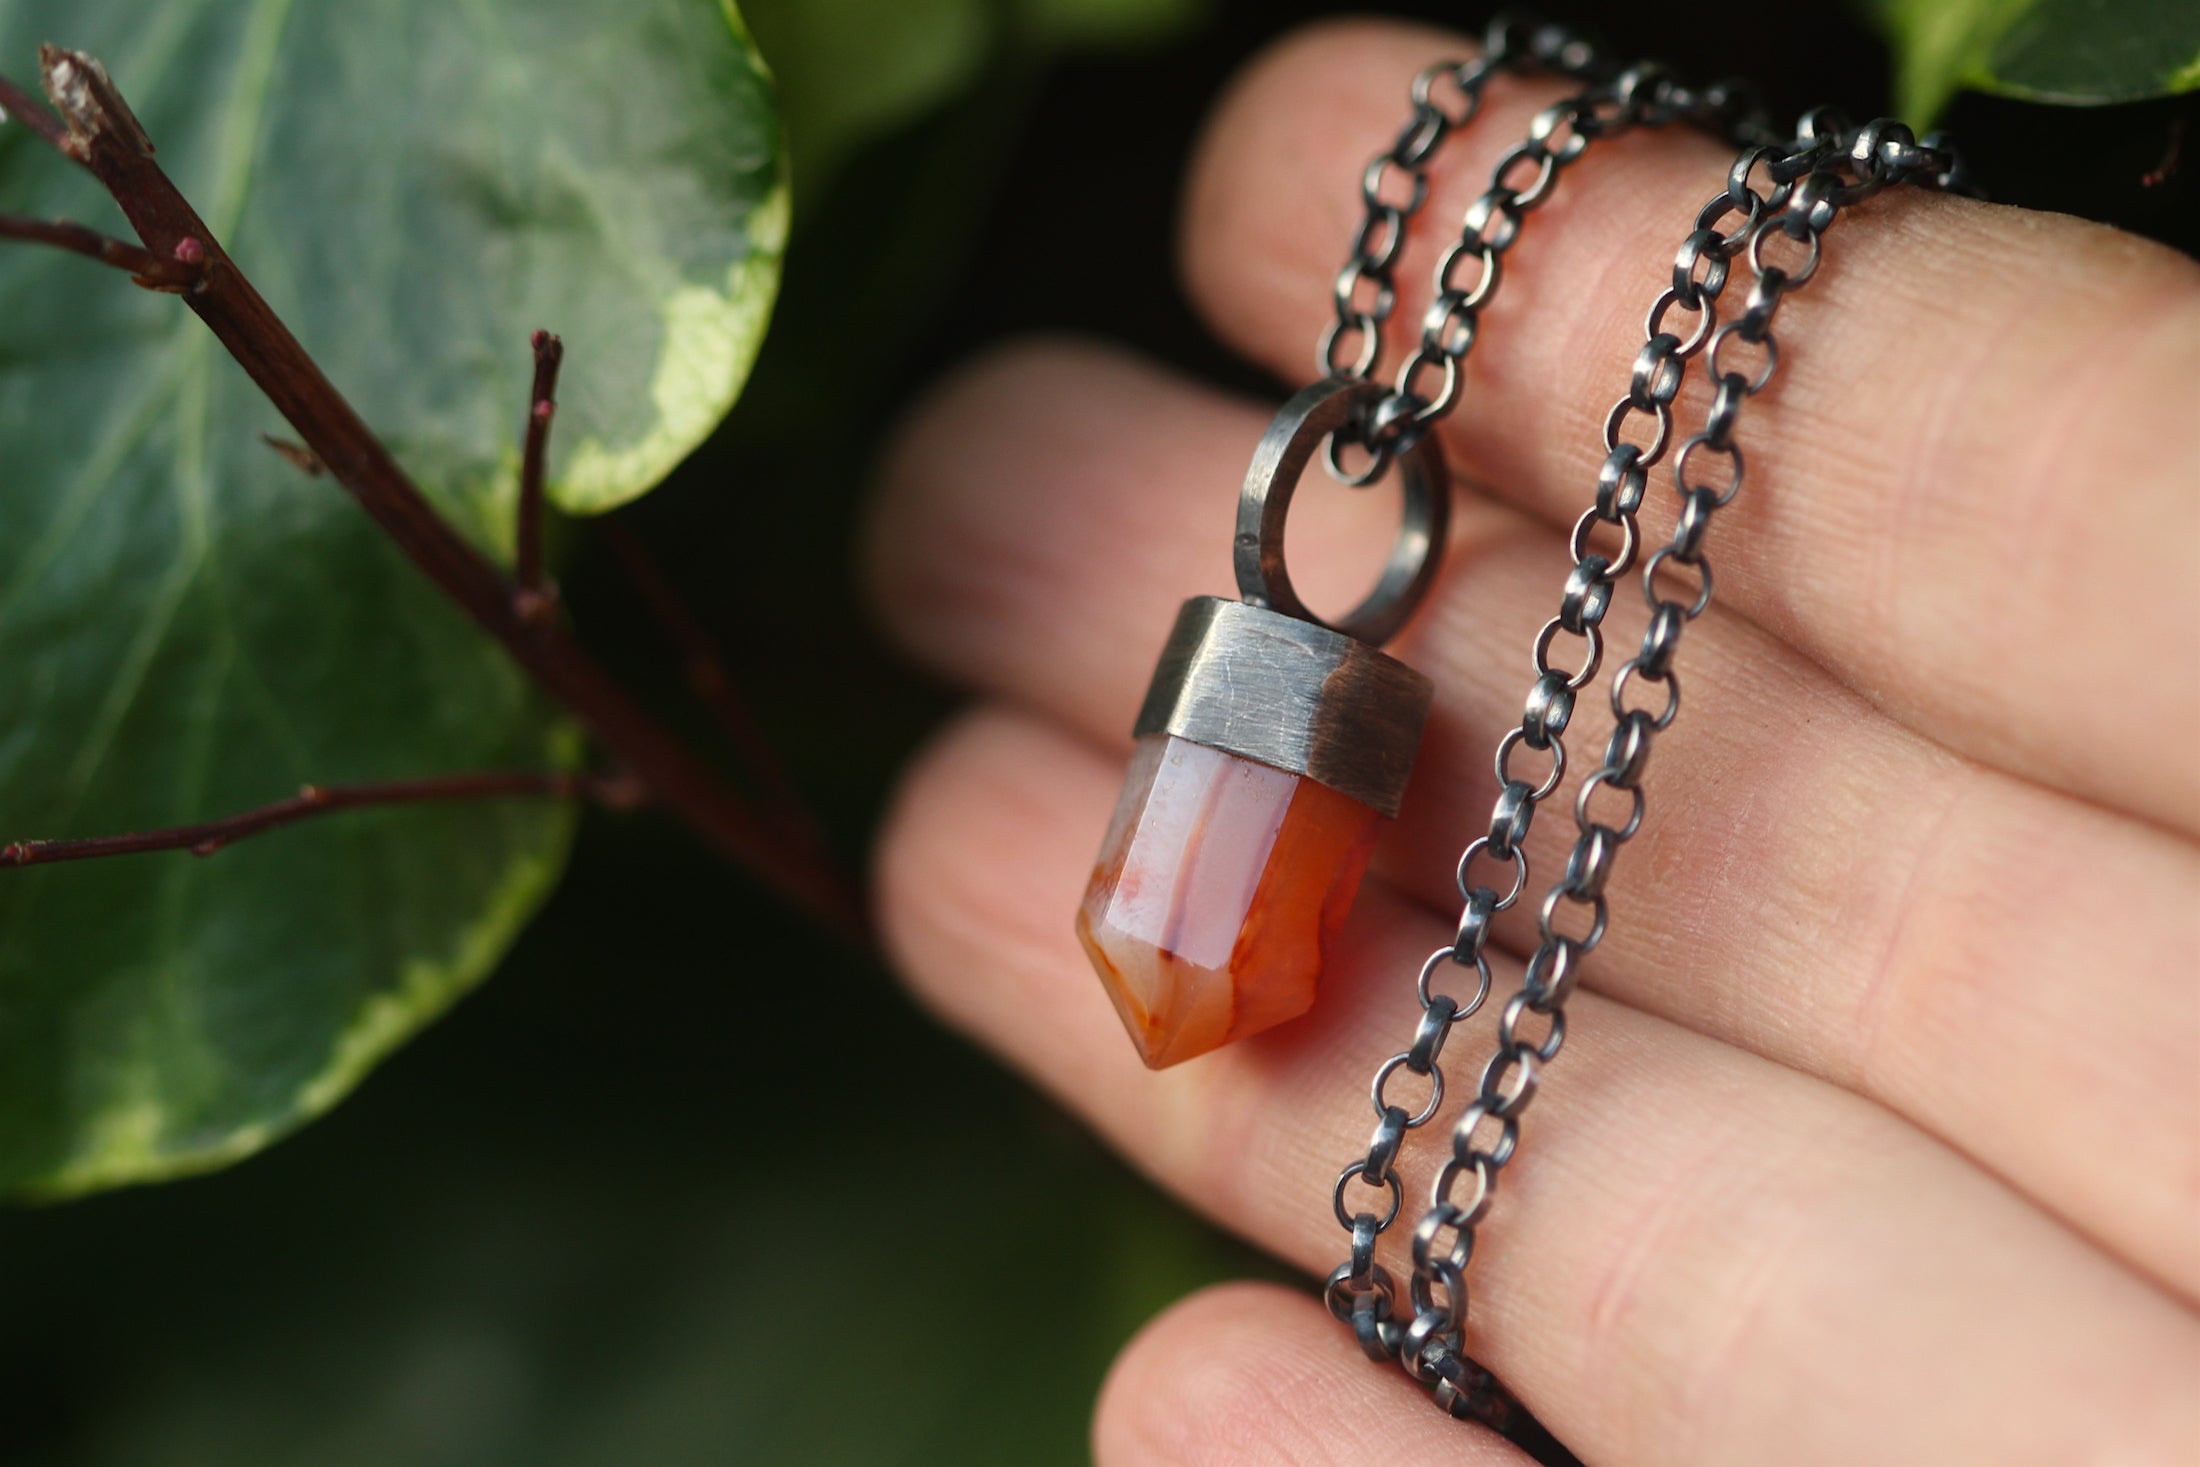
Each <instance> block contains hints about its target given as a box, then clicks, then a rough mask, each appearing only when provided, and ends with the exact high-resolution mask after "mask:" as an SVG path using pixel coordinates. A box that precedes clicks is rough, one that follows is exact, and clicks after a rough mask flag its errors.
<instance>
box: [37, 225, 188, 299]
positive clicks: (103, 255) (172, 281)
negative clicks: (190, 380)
mask: <svg viewBox="0 0 2200 1467" xmlns="http://www.w3.org/2000/svg"><path fill="white" fill-rule="evenodd" d="M0 239H19V240H24V241H27V242H29V243H31V244H43V245H52V246H53V247H54V248H55V249H59V250H67V251H69V252H70V253H71V254H78V255H82V256H84V258H86V259H88V260H97V261H99V263H100V264H102V265H112V266H113V267H114V268H115V269H117V270H127V271H129V272H130V278H131V279H133V280H135V281H136V282H137V283H138V284H140V285H142V286H144V287H146V288H147V289H148V290H172V291H183V290H189V289H191V288H192V287H194V286H196V285H197V284H198V283H199V282H200V281H201V280H202V279H204V278H205V276H206V266H205V256H204V255H203V254H200V253H198V252H197V251H195V250H191V249H187V248H184V245H186V244H188V243H189V241H184V242H182V243H179V244H178V246H177V249H178V253H177V255H176V256H174V257H172V258H170V259H165V260H164V259H162V258H161V257H160V256H159V255H156V254H154V253H153V252H152V251H151V250H149V249H146V248H145V247H144V246H143V245H134V244H131V243H130V242H129V241H128V240H121V239H116V238H115V237H114V236H112V235H107V234H101V233H100V232H99V231H98V230H96V229H86V228H85V227H84V226H83V225H81V224H71V223H70V222H69V221H68V220H66V219H57V220H45V219H25V218H22V217H20V216H19V215H15V214H0Z"/></svg>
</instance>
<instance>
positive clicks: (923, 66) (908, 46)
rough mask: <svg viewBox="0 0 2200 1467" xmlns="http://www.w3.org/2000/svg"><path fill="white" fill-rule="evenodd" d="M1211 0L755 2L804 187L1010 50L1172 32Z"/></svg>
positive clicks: (1115, 42) (964, 85)
mask: <svg viewBox="0 0 2200 1467" xmlns="http://www.w3.org/2000/svg"><path fill="white" fill-rule="evenodd" d="M1208 3H1209V0H748V3H747V4H746V5H745V6H744V7H743V8H744V10H745V11H746V12H747V14H748V17H749V20H750V22H751V23H752V24H753V25H754V26H755V27H756V34H757V39H758V40H759V42H760V43H761V44H762V45H763V48H764V54H765V55H766V56H768V57H770V58H771V61H772V66H773V69H774V70H775V71H776V72H777V73H778V76H779V80H780V87H781V96H782V98H783V99H784V107H785V112H786V118H787V131H788V137H789V141H790V142H791V144H792V146H793V149H794V161H795V176H796V177H797V178H799V179H801V180H802V187H803V195H804V197H805V198H806V199H814V198H815V197H816V196H817V194H818V192H819V186H820V185H822V184H823V183H824V182H826V181H827V180H828V179H829V178H830V177H831V176H832V174H833V173H834V172H835V171H836V170H837V169H838V168H839V166H840V165H841V164H842V163H843V162H845V161H846V160H847V158H848V155H849V154H851V153H853V152H854V151H856V150H857V149H858V148H860V147H861V146H862V145H863V144H865V143H867V142H870V141H872V140H873V139H875V138H878V137H881V136H883V135H885V134H887V133H889V132H891V131H893V130H894V129H896V128H900V127H904V126H907V125H908V124H910V123H912V122H915V121H917V120H919V119H921V118H923V117H925V116H927V115H928V114H930V113H931V112H933V111H934V110H935V109H937V108H938V107H940V106H941V105H942V104H944V103H946V102H948V101H951V100H952V99H954V98H955V97H957V96H959V95H960V94H962V93H963V92H965V91H967V90H969V89H970V88H971V87H972V86H973V85H975V84H976V83H977V81H978V80H979V78H980V77H981V76H982V75H983V74H984V72H985V70H986V67H987V65H988V64H989V63H990V62H992V61H994V60H996V59H998V58H1000V57H1001V56H1003V55H1004V54H1008V53H1011V52H1014V53H1017V54H1021V55H1025V56H1036V57H1040V58H1044V57H1045V56H1047V55H1049V54H1051V53H1053V52H1055V51H1059V50H1062V49H1066V48H1070V47H1123V46H1137V45H1144V44H1149V43H1152V42H1155V41H1159V40H1163V39H1166V38H1167V37H1169V36H1171V35H1174V34H1176V33H1177V32H1179V31H1181V30H1182V29H1183V28H1184V27H1186V26H1187V25H1189V24H1191V23H1192V22H1193V21H1194V20H1196V19H1197V18H1198V17H1199V16H1200V15H1202V14H1203V13H1204V12H1205V11H1206V9H1207V6H1208Z"/></svg>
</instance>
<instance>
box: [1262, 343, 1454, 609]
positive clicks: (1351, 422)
mask: <svg viewBox="0 0 2200 1467" xmlns="http://www.w3.org/2000/svg"><path fill="white" fill-rule="evenodd" d="M1388 390H1389V389H1387V388H1385V387H1383V386H1382V385H1381V384H1380V383H1376V382H1367V381H1358V380H1353V379H1349V378H1338V377H1330V378H1326V379H1324V380H1323V381H1320V382H1317V383H1315V384H1314V385H1313V386H1311V387H1308V388H1306V389H1304V390H1303V391H1301V392H1300V393H1299V394H1298V395H1297V396H1295V397H1293V398H1292V399H1291V400H1290V401H1289V402H1287V403H1285V404H1284V405H1283V409H1282V411H1280V412H1278V413H1277V414H1276V416H1275V419H1274V421H1272V422H1271V423H1269V425H1268V431H1267V432H1266V433H1263V434H1262V435H1261V439H1260V442H1259V444H1258V445H1257V446H1255V448H1254V449H1253V462H1252V465H1251V467H1249V468H1247V469H1246V471H1245V487H1244V488H1243V489H1242V490H1241V491H1239V494H1238V513H1237V540H1236V546H1235V553H1234V560H1235V563H1236V567H1237V583H1238V595H1239V596H1240V597H1242V598H1243V599H1244V601H1245V602H1246V604H1247V605H1250V606H1264V607H1267V608H1268V609H1269V610H1271V611H1277V612H1281V613H1282V614H1283V615H1285V616H1293V617H1297V618H1298V619H1299V620H1301V621H1308V622H1312V623H1313V624H1314V625H1316V626H1319V627H1327V628H1329V629H1330V630H1331V631H1335V632H1342V633H1344V634H1345V635H1346V636H1348V637H1354V638H1357V639H1358V640H1360V641H1362V642H1366V643H1367V644H1368V645H1370V646H1376V647H1379V646H1381V645H1382V644H1383V643H1384V642H1387V641H1389V640H1390V638H1391V637H1392V636H1394V635H1396V634H1397V631H1398V629H1399V628H1400V627H1402V626H1404V625H1405V624H1406V620H1407V618H1409V617H1411V616H1412V615H1413V613H1414V611H1415V610H1416V609H1417V608H1419V606H1420V604H1421V598H1422V597H1424V596H1426V595H1427V594H1428V588H1429V586H1430V585H1431V584H1432V583H1433V582H1434V581H1435V579H1436V571H1437V567H1438V566H1439V564H1440V563H1441V562H1442V560H1443V554H1444V537H1445V534H1446V532H1447V531H1448V530H1449V529H1450V526H1451V479H1450V476H1449V475H1448V474H1447V473H1446V472H1445V469H1444V458H1443V453H1442V451H1441V450H1440V449H1438V448H1437V446H1436V440H1435V438H1434V437H1433V435H1430V436H1424V437H1422V438H1421V440H1420V441H1419V442H1417V443H1415V444H1414V445H1413V446H1412V447H1411V448H1409V449H1407V450H1406V451H1405V452H1404V453H1401V454H1399V455H1398V456H1397V458H1396V461H1395V462H1396V465H1397V471H1398V476H1399V483H1400V485H1401V486H1402V487H1403V488H1404V490H1405V514H1404V518H1403V519H1402V521H1401V522H1400V524H1399V526H1398V538H1397V539H1396V540H1395V541H1393V542H1392V544H1391V547H1390V558H1389V559H1388V560H1387V561H1385V562H1384V563H1383V572H1382V575H1381V576H1380V577H1379V578H1378V579H1377V580H1376V582H1375V589H1374V590H1372V591H1370V592H1368V593H1367V599H1365V600H1364V601H1362V602H1361V603H1360V604H1359V605H1358V606H1355V607H1353V608H1352V610H1351V611H1349V612H1347V613H1346V614H1345V615H1344V616H1343V617H1341V618H1339V619H1338V620H1336V621H1334V622H1331V621H1325V620H1323V619H1322V618H1321V617H1319V616H1316V615H1315V614H1314V613H1313V612H1312V611H1310V610H1308V609H1307V605H1306V603H1305V602H1304V601H1301V600H1300V599H1299V593H1298V591H1297V590H1296V589H1295V588H1293V586H1292V584H1291V573H1290V571H1289V570H1288V569H1286V568H1285V566H1284V560H1283V531H1284V521H1285V520H1286V519H1287V518H1288V517H1289V515H1290V512H1291V496H1292V495H1294V494H1296V493H1297V492H1298V487H1299V478H1300V476H1301V475H1302V474H1304V473H1305V472H1306V465H1307V463H1308V461H1309V460H1311V459H1312V458H1313V455H1314V450H1315V449H1316V448H1318V447H1319V446H1320V445H1321V441H1322V440H1323V439H1324V438H1327V437H1328V436H1329V435H1330V434H1332V433H1335V432H1338V431H1340V430H1350V429H1351V428H1352V427H1354V426H1355V425H1356V424H1358V423H1362V422H1364V421H1366V416H1367V414H1368V413H1369V412H1370V411H1372V410H1373V409H1374V407H1375V405H1376V404H1377V403H1379V402H1380V401H1382V399H1383V396H1384V394H1385V393H1386V392H1387V391H1388Z"/></svg>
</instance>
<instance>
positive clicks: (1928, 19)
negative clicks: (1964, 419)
mask: <svg viewBox="0 0 2200 1467" xmlns="http://www.w3.org/2000/svg"><path fill="white" fill-rule="evenodd" d="M1873 3H1874V8H1875V9H1876V10H1877V12H1878V14H1879V19H1880V23H1881V26H1882V28H1883V29H1885V30H1886V31H1887V32H1888V34H1889V36H1890V38H1891V39H1892V40H1893V42H1894V46H1895V51H1896V68H1895V69H1896V85H1895V90H1896V93H1897V99H1898V101H1899V103H1900V106H1901V110H1902V114H1903V115H1904V116H1905V117H1907V118H1908V119H1910V121H1912V122H1913V123H1916V124H1918V125H1919V126H1926V125H1929V124H1930V123H1931V122H1932V121H1933V119H1934V118H1935V117H1937V116H1938V115H1939V114H1940V111H1941V109H1942V108H1944V107H1945V106H1947V104H1948V100H1949V98H1951V97H1953V96H1954V95H1955V94H1956V93H1957V92H1958V91H1959V90H1962V89H1964V88H1971V89H1973V90H1976V91H1983V92H1997V93H2000V94H2001V95H2003V96H2010V97H2023V98H2026V99H2029V100H2032V101H2038V102H2062V103H2075V104H2096V103H2107V102H2137V101H2142V100H2144V99H2146V98H2148V97H2162V96H2169V95H2172V94H2174V93H2178V92H2188V91H2191V90H2193V89H2194V88H2196V87H2200V5H2195V4H2193V3H2192V0H1873Z"/></svg>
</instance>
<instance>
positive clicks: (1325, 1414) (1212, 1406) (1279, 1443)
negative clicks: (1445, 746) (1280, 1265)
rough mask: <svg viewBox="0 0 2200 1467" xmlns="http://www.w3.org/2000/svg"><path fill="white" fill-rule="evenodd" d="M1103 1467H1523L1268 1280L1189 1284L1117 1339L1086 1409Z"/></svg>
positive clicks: (1515, 1454)
mask: <svg viewBox="0 0 2200 1467" xmlns="http://www.w3.org/2000/svg"><path fill="white" fill-rule="evenodd" d="M1093 1459H1094V1461H1095V1462H1096V1463H1097V1464H1098V1467H1195V1464H1196V1467H1316V1464H1319V1467H1398V1464H1400V1463H1406V1462H1441V1463H1446V1464H1451V1463H1456V1464H1458V1467H1483V1464H1488V1467H1528V1458H1527V1456H1526V1454H1524V1453H1523V1452H1521V1451H1520V1450H1519V1448H1517V1447H1515V1446H1513V1445H1512V1444H1511V1443H1509V1442H1507V1441H1505V1440H1504V1439H1503V1438H1501V1437H1499V1436H1497V1435H1496V1434H1495V1433H1493V1432H1490V1431H1486V1430H1483V1429H1482V1428H1480V1427H1478V1426H1471V1425H1465V1424H1462V1423H1460V1422H1457V1421H1454V1420H1452V1419H1451V1418H1450V1417H1449V1416H1447V1415H1444V1414H1443V1413H1441V1412H1439V1411H1437V1410H1436V1409H1435V1408H1434V1406H1433V1404H1432V1403H1431V1402H1430V1400H1429V1398H1428V1396H1427V1394H1426V1393H1425V1392H1423V1391H1422V1390H1420V1389H1419V1388H1418V1387H1416V1386H1415V1385H1414V1384H1413V1383H1412V1382H1411V1381H1409V1380H1407V1379H1406V1376H1405V1373H1404V1372H1403V1371H1400V1370H1397V1369H1385V1370H1372V1369H1369V1361H1368V1360H1367V1359H1366V1358H1365V1357H1363V1356H1361V1355H1360V1354H1359V1353H1358V1352H1357V1351H1356V1350H1353V1349H1352V1348H1350V1346H1349V1345H1347V1344H1346V1343H1345V1341H1344V1339H1343V1338H1342V1337H1341V1336H1340V1335H1339V1333H1338V1330H1337V1325H1336V1321H1335V1320H1332V1319H1331V1318H1330V1317H1329V1314H1328V1311H1326V1310H1324V1309H1323V1308H1322V1307H1321V1305H1319V1304H1317V1303H1315V1302H1314V1301H1313V1300H1312V1299H1309V1298H1307V1297H1306V1296H1305V1295H1303V1294H1297V1293H1293V1292H1292V1291H1290V1290H1288V1289H1279V1288H1277V1287H1275V1286H1274V1285H1272V1284H1227V1285H1223V1286H1221V1287H1218V1288H1212V1289H1208V1290H1205V1291H1204V1292H1202V1293H1198V1294H1194V1295H1193V1296H1192V1297H1190V1298H1189V1299H1186V1300H1184V1301H1183V1302H1182V1303H1180V1304H1178V1305H1176V1306H1175V1307H1174V1308H1172V1309H1170V1310H1169V1311H1168V1312H1167V1313H1165V1314H1163V1315H1161V1316H1160V1317H1159V1318H1157V1319H1155V1320H1154V1321H1153V1322H1152V1323H1151V1324H1149V1325H1147V1326H1146V1327H1145V1329H1143V1330H1142V1331H1140V1332H1139V1335H1138V1337H1137V1338H1136V1339H1134V1340H1132V1341H1131V1343H1130V1344H1129V1345H1128V1346H1126V1347H1125V1348H1124V1351H1123V1353H1122V1355H1121V1356H1120V1357H1118V1359H1117V1360H1116V1362H1115V1369H1114V1370H1113V1371H1111V1372H1110V1373H1109V1376H1108V1383H1107V1385H1106V1387H1105V1388H1104V1389H1103V1390H1102V1391H1101V1393H1100V1406H1099V1410H1098V1411H1097V1412H1096V1414H1095V1416H1094V1418H1093Z"/></svg>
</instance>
